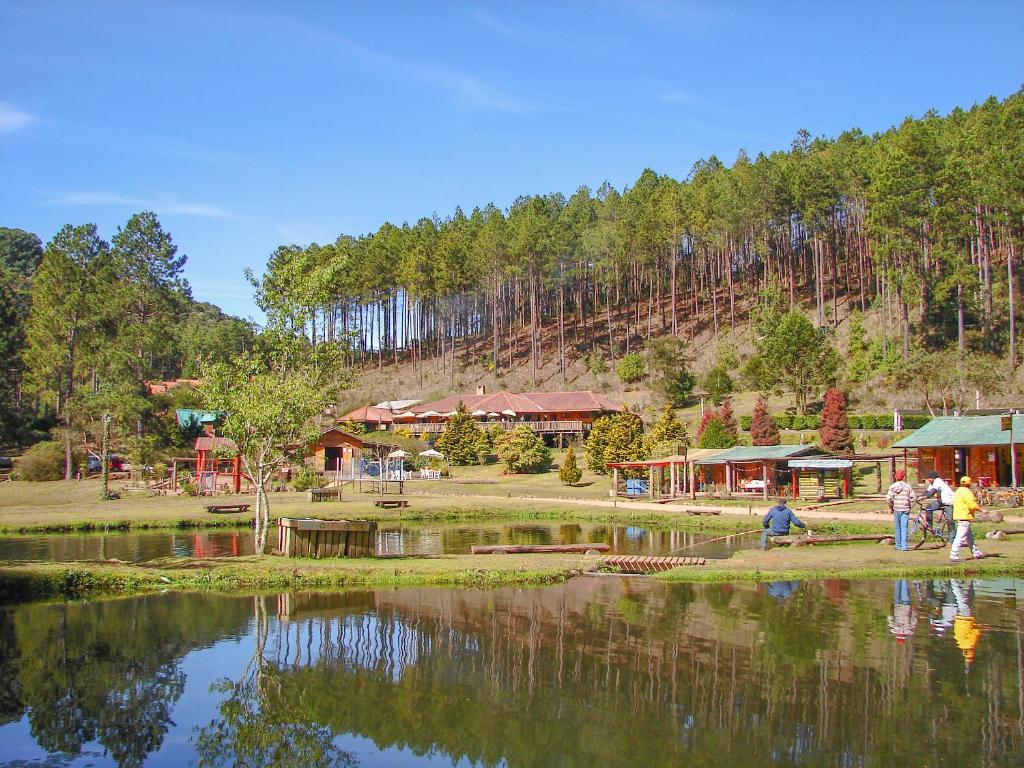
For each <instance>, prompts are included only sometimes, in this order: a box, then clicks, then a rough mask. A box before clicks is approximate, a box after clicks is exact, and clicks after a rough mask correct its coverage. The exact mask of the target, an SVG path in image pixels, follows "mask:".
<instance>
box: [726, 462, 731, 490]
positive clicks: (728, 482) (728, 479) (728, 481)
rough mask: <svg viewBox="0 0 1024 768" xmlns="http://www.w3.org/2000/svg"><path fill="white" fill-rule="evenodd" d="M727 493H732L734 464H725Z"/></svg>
mask: <svg viewBox="0 0 1024 768" xmlns="http://www.w3.org/2000/svg"><path fill="white" fill-rule="evenodd" d="M725 492H726V493H732V463H731V462H728V461H727V462H725Z"/></svg>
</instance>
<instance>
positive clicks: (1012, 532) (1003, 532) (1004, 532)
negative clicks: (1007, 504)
mask: <svg viewBox="0 0 1024 768" xmlns="http://www.w3.org/2000/svg"><path fill="white" fill-rule="evenodd" d="M1021 533H1024V528H1000V529H999V530H997V531H989V532H988V533H986V534H985V538H986V539H997V540H1000V541H1001V540H1003V539H1005V538H1006V537H1007V536H1016V535H1018V534H1021Z"/></svg>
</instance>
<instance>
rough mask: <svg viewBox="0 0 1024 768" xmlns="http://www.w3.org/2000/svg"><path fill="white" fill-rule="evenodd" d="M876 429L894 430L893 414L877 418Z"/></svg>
mask: <svg viewBox="0 0 1024 768" xmlns="http://www.w3.org/2000/svg"><path fill="white" fill-rule="evenodd" d="M875 429H892V414H891V413H884V414H879V415H877V416H875Z"/></svg>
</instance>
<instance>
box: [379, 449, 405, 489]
mask: <svg viewBox="0 0 1024 768" xmlns="http://www.w3.org/2000/svg"><path fill="white" fill-rule="evenodd" d="M409 456H412V454H411V453H409V452H408V451H403V450H402V449H401V448H399V449H398V450H397V451H392V452H391V453H389V454H388V458H389V459H398V460H399V461H398V479H399V480H404V479H405V470H404V467H403V464H404V462H403V461H402V459H406V458H408V457H409ZM390 463H391V462H388V464H390ZM390 471H391V469H390V467H389V469H388V472H390ZM382 487H383V486H382Z"/></svg>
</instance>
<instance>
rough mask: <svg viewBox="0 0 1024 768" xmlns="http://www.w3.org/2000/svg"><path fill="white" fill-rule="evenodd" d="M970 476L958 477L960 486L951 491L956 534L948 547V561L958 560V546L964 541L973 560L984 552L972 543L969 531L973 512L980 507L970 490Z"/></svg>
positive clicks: (980, 556)
mask: <svg viewBox="0 0 1024 768" xmlns="http://www.w3.org/2000/svg"><path fill="white" fill-rule="evenodd" d="M971 482H972V481H971V478H969V477H967V476H966V475H965V476H964V477H961V478H960V487H959V488H957V489H956V491H955V492H954V493H953V522H954V523H956V534H955V535H954V536H953V543H952V545H951V546H950V548H949V562H951V563H959V562H960V548H961V547H962V546H963V545H964V544H965V543H966V544H967V546H968V547H970V548H971V554H972V555H973V556H974V559H975V560H980V559H981V558H983V557H984V556H985V554H984V553H983V552H982V551H981V550H980V549H978V545H977V544H975V543H974V533H973V532H972V531H971V523H972V522H973V521H974V513H975V512H977V511H978V510H979V509H981V505H980V504H978V500H977V498H975V496H974V491H972V490H971Z"/></svg>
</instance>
